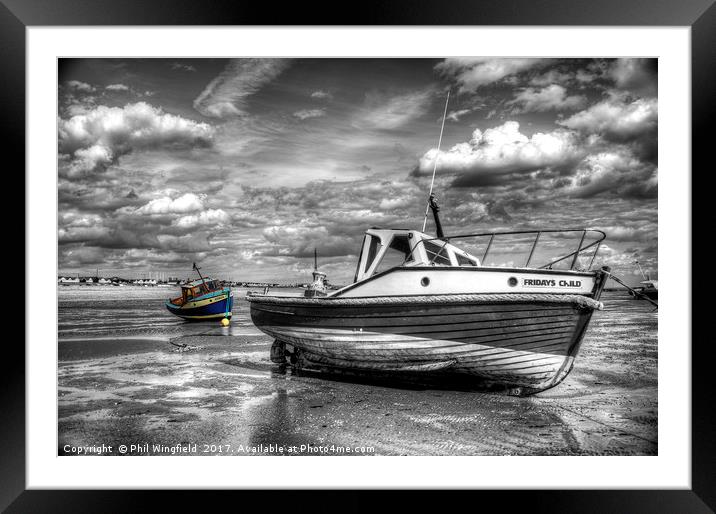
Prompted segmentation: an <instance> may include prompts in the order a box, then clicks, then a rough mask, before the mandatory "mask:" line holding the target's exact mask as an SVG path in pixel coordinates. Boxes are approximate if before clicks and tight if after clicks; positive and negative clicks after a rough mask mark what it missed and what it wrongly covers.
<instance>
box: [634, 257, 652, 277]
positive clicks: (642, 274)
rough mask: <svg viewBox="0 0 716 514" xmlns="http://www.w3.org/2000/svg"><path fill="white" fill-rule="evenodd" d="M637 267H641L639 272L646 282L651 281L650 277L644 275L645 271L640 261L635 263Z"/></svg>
mask: <svg viewBox="0 0 716 514" xmlns="http://www.w3.org/2000/svg"><path fill="white" fill-rule="evenodd" d="M634 262H635V263H636V265H637V266H639V272H640V273H641V276H642V278H643V279H644V280H649V277H648V276H647V275H645V274H644V270H643V269H641V264H639V261H634Z"/></svg>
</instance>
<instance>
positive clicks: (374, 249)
mask: <svg viewBox="0 0 716 514" xmlns="http://www.w3.org/2000/svg"><path fill="white" fill-rule="evenodd" d="M379 249H380V239H378V238H377V237H371V238H370V246H369V247H368V258H367V259H366V260H365V269H366V271H367V270H369V269H370V266H371V264H373V261H374V260H375V256H376V255H377V254H378V250H379Z"/></svg>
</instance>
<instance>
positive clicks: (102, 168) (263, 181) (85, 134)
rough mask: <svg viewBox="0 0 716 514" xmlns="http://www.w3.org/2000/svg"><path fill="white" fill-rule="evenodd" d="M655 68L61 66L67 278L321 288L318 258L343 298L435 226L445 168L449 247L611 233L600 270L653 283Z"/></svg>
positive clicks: (486, 61)
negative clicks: (367, 254)
mask: <svg viewBox="0 0 716 514" xmlns="http://www.w3.org/2000/svg"><path fill="white" fill-rule="evenodd" d="M656 68H657V65H656V60H653V59H534V58H531V59H512V58H511V59H495V58H450V59H442V60H441V59H372V60H367V59H298V60H282V59H236V60H229V59H121V60H116V59H102V60H89V59H80V60H74V59H73V60H67V59H64V60H61V61H60V66H59V84H58V140H59V147H58V197H59V217H58V220H59V221H58V240H59V255H58V259H59V263H58V264H59V272H60V273H77V272H79V273H87V274H89V273H92V274H94V271H95V269H97V268H99V269H100V270H101V273H102V274H104V275H119V276H127V277H129V276H142V274H144V273H148V272H168V273H170V274H172V273H176V274H179V275H181V276H187V274H189V273H190V272H191V263H192V261H197V262H200V263H202V265H203V266H204V269H205V270H206V271H208V272H210V273H212V274H215V275H216V276H219V277H221V278H231V279H235V280H269V281H284V282H288V281H295V280H306V278H307V277H308V273H309V271H310V269H311V268H312V255H313V249H314V247H317V248H318V252H319V256H320V264H321V269H322V270H323V271H325V272H327V273H328V276H329V279H330V280H332V281H333V282H334V283H342V284H345V283H348V282H350V281H351V279H352V276H353V273H354V269H355V264H356V260H357V254H358V250H359V246H360V243H361V239H362V233H363V231H364V230H365V229H366V228H369V227H371V226H380V227H405V228H418V229H419V228H421V227H422V219H423V212H424V209H425V199H426V196H427V191H428V188H429V184H430V177H431V174H432V171H433V166H434V162H435V158H436V157H438V165H437V177H436V180H435V191H436V193H437V196H438V198H439V201H440V204H441V206H442V210H441V215H442V222H443V226H444V228H445V231H446V233H448V234H457V233H468V232H477V231H492V230H520V229H537V228H572V227H578V228H581V227H589V228H596V229H601V230H604V231H605V232H606V233H607V241H606V244H604V245H602V248H601V250H600V256H598V258H597V263H598V264H609V265H611V266H612V267H614V268H615V270H616V271H617V273H620V274H622V275H624V276H626V277H627V278H628V280H629V281H631V282H634V281H637V280H638V276H636V275H635V272H636V270H635V266H634V264H633V262H634V260H635V259H638V260H639V261H640V262H641V263H642V266H644V268H645V269H646V270H648V271H649V272H650V273H651V274H652V275H656V274H657V264H658V260H657V189H658V186H657V90H656V87H657V80H656V75H657V69H656ZM448 90H449V91H450V94H451V96H450V103H449V106H448V115H447V121H446V124H445V132H444V136H443V141H442V146H441V151H440V153H439V155H438V152H437V148H436V147H437V139H438V135H439V131H440V122H441V118H442V113H443V109H444V105H445V97H446V93H447V91H448ZM427 231H429V232H432V231H434V226H433V224H432V223H429V224H428V228H427ZM576 243H577V241H575V242H574V243H573V246H576ZM549 244H550V243H547V246H549ZM498 254H499V252H497V253H496V256H497V255H498ZM509 257H510V256H509V255H506V259H505V262H508V263H509V262H511V263H512V264H520V263H521V262H522V261H521V260H520V259H522V258H517V257H514V258H509ZM496 258H497V257H496Z"/></svg>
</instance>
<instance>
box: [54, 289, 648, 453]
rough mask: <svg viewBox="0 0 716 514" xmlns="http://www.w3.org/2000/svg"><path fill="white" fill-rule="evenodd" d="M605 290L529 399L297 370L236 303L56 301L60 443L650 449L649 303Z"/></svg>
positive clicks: (187, 449)
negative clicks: (225, 316)
mask: <svg viewBox="0 0 716 514" xmlns="http://www.w3.org/2000/svg"><path fill="white" fill-rule="evenodd" d="M147 294H149V293H147ZM61 300H62V296H61ZM603 301H604V303H605V306H606V309H605V310H604V311H601V312H597V313H596V314H595V316H594V317H593V319H592V322H591V324H590V326H589V329H588V332H587V335H586V337H585V340H584V342H583V344H582V348H581V350H580V354H579V356H578V357H577V361H576V364H575V367H574V369H573V371H572V373H571V374H570V375H569V376H568V377H567V379H566V380H565V381H564V382H563V383H562V384H560V385H559V386H557V387H556V388H553V389H551V390H549V391H545V392H543V393H540V394H538V395H534V396H530V397H526V398H519V397H514V396H509V395H507V394H505V393H503V392H499V391H487V390H485V389H484V388H482V389H481V388H480V387H479V385H476V384H465V383H444V382H440V383H434V382H433V383H431V382H416V381H415V380H409V381H407V380H406V381H395V380H388V379H385V378H383V377H372V376H349V375H337V374H331V373H325V372H294V371H293V370H292V369H291V368H290V367H289V368H285V367H281V366H278V365H276V364H273V363H271V362H270V361H269V348H270V345H271V340H270V339H269V338H268V337H266V336H264V335H262V334H261V333H260V332H258V331H257V330H256V329H255V328H254V327H252V326H251V325H250V322H249V321H248V318H247V313H246V312H245V311H246V307H247V306H246V304H245V303H243V302H238V310H239V311H244V312H242V313H241V314H238V315H237V313H236V312H235V315H234V321H233V322H232V327H231V328H230V329H227V328H222V327H221V326H219V325H218V323H216V322H214V323H202V324H191V325H189V324H183V323H179V324H176V322H175V321H174V320H170V321H167V322H166V323H167V326H166V327H164V329H162V330H160V331H155V332H152V331H151V330H148V329H146V328H141V329H137V330H135V329H134V328H132V329H131V330H129V329H128V330H122V329H117V328H113V329H112V330H111V331H101V330H94V329H88V330H82V331H77V332H74V331H73V330H67V331H63V329H62V326H63V325H62V323H63V319H68V317H69V318H71V315H68V314H67V313H68V312H69V313H70V314H71V313H72V312H74V311H72V309H73V308H74V307H76V306H74V304H73V303H72V302H69V303H64V304H63V302H62V301H61V302H60V324H61V328H60V341H59V346H58V358H59V364H58V410H59V426H58V433H59V441H58V442H59V444H58V454H59V455H69V454H76V451H77V448H78V447H91V446H98V445H101V444H105V445H107V446H111V447H112V449H111V451H106V452H105V453H104V454H105V455H106V454H111V455H121V454H122V452H121V451H120V449H119V446H120V445H126V446H127V451H126V454H129V455H159V454H170V453H171V452H172V451H176V452H179V451H180V450H179V449H176V448H177V445H179V448H180V449H181V451H182V452H184V453H181V454H183V455H187V454H191V455H219V454H222V455H262V454H273V455H278V454H283V455H294V454H299V455H300V454H303V455H320V454H326V455H331V454H333V455H346V454H348V453H347V450H346V449H345V448H346V447H349V448H351V450H353V449H357V450H358V451H357V452H356V453H357V454H360V455H656V454H657V451H658V444H657V419H658V410H657V318H656V313H655V312H653V311H652V308H651V306H650V305H649V304H648V303H646V302H643V301H637V300H632V299H630V297H629V296H628V295H626V294H624V293H606V295H605V297H603ZM78 302H79V303H82V302H81V301H80V300H78ZM162 316H163V314H162ZM166 316H170V315H169V314H168V313H167V314H166ZM161 319H162V320H163V319H164V318H163V317H162V318H161ZM149 324H150V325H151V323H149ZM65 326H66V327H67V326H74V325H72V323H69V322H68V323H66V324H65ZM182 345H186V346H185V347H182ZM131 445H135V447H134V448H132V446H131ZM147 445H148V446H147ZM153 445H160V446H157V447H153ZM193 445H196V446H193ZM290 449H292V451H291V450H290ZM351 454H354V452H351Z"/></svg>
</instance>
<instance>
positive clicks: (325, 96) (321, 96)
mask: <svg viewBox="0 0 716 514" xmlns="http://www.w3.org/2000/svg"><path fill="white" fill-rule="evenodd" d="M311 98H316V99H318V100H330V99H332V98H333V95H332V94H331V93H330V92H328V91H324V90H322V89H319V90H318V91H314V92H313V93H311Z"/></svg>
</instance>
